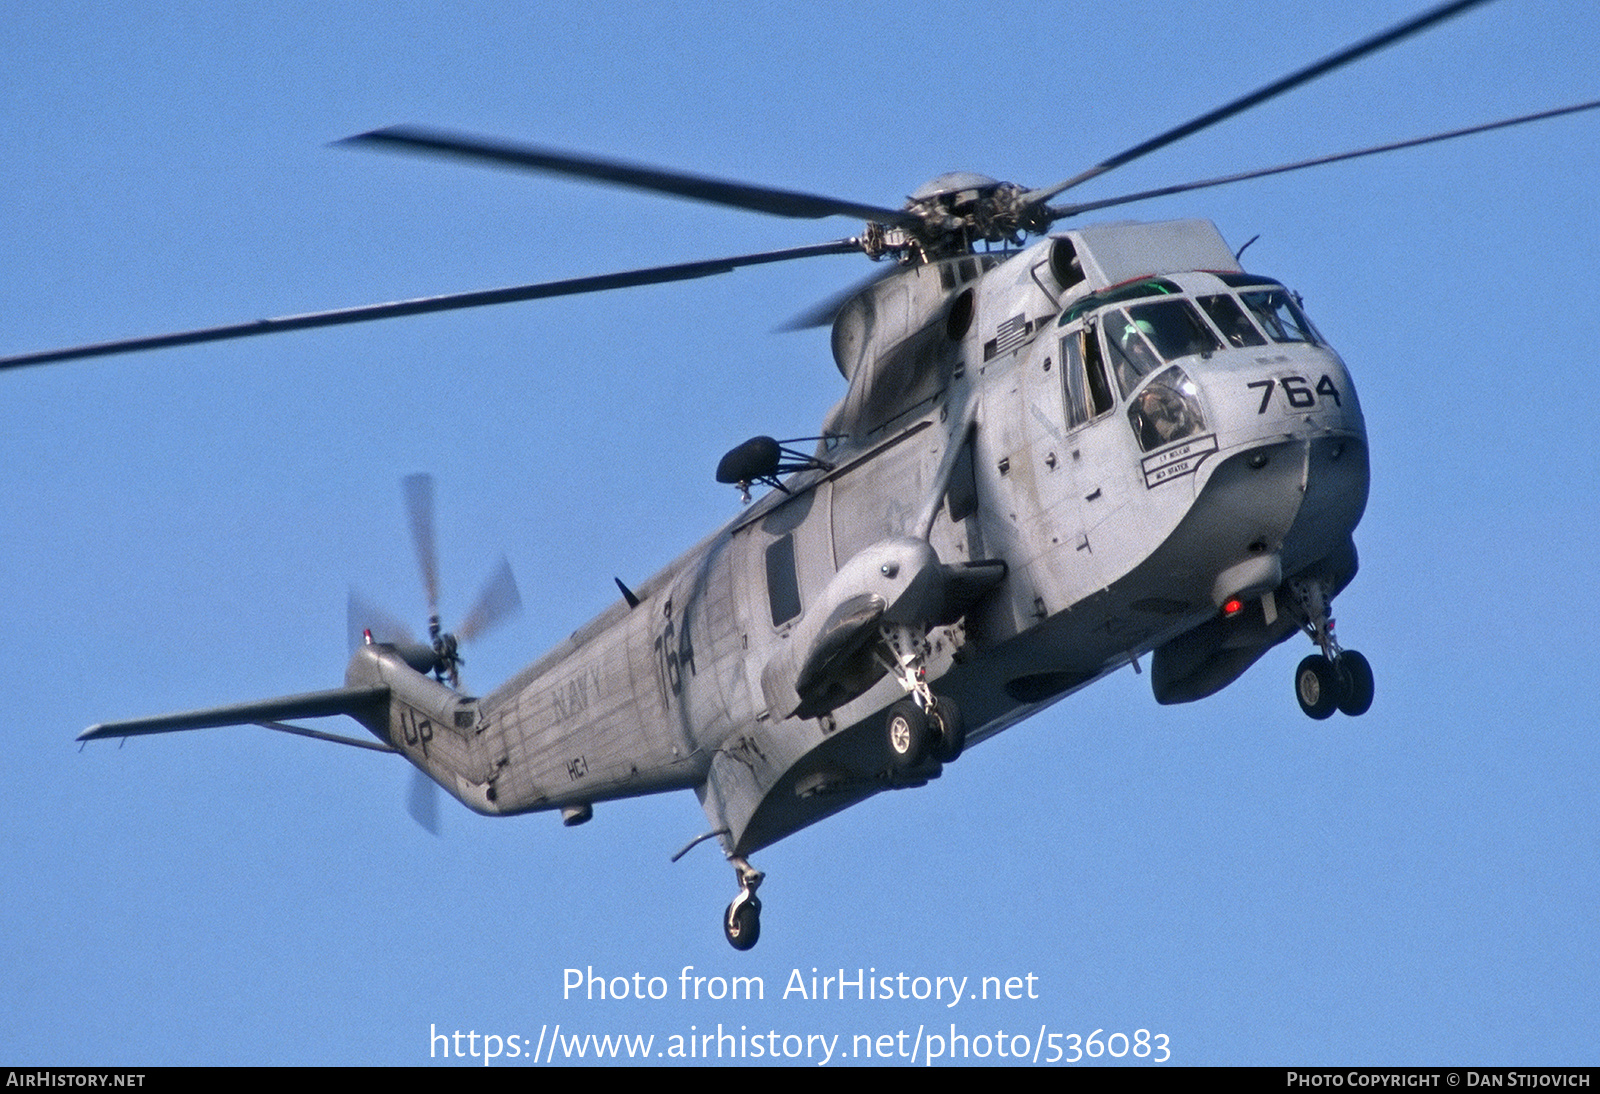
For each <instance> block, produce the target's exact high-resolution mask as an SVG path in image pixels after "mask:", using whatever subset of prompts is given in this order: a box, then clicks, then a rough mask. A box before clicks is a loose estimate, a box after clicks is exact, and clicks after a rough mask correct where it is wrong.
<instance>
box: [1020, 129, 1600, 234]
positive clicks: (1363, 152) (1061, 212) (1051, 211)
mask: <svg viewBox="0 0 1600 1094" xmlns="http://www.w3.org/2000/svg"><path fill="white" fill-rule="evenodd" d="M1596 108H1600V99H1594V100H1592V101H1590V102H1586V103H1578V104H1576V105H1574V106H1563V107H1558V108H1557V109H1555V110H1542V111H1540V112H1539V113H1537V114H1523V115H1522V116H1521V117H1517V118H1505V119H1503V120H1501V121H1497V122H1486V123H1485V124H1483V125H1473V126H1468V127H1467V128H1466V129H1452V130H1450V131H1448V132H1445V133H1434V134H1432V135H1430V136H1427V137H1413V138H1412V139H1411V140H1406V141H1394V142H1392V143H1390V144H1378V145H1373V146H1372V147H1371V148H1358V149H1356V150H1355V151H1353V152H1338V153H1336V154H1334V155H1331V156H1318V157H1317V158H1315V159H1309V160H1300V161H1298V162H1296V163H1283V164H1279V165H1278V166H1276V167H1262V168H1259V169H1257V170H1255V171H1242V172H1240V173H1239V174H1237V175H1223V176H1221V177H1219V178H1213V179H1201V180H1199V181H1197V182H1180V183H1178V184H1177V185H1175V186H1162V187H1159V188H1157V189H1155V190H1141V191H1139V192H1138V193H1136V194H1122V195H1120V196H1118V197H1114V198H1105V199H1103V200H1101V201H1085V202H1082V203H1080V204H1077V205H1052V206H1049V207H1047V208H1046V209H1045V213H1046V215H1048V216H1049V218H1050V220H1051V221H1052V222H1054V221H1057V220H1061V219H1062V218H1064V217H1072V216H1077V215H1078V214H1079V213H1087V212H1091V211H1093V210H1095V209H1107V208H1110V207H1111V206H1113V205H1127V204H1130V203H1131V202H1135V201H1146V200H1148V199H1150V198H1160V197H1167V196H1169V195H1171V194H1182V193H1187V192H1188V191H1190V190H1205V189H1208V188H1210V187H1212V186H1224V185H1226V184H1227V183H1230V182H1244V181H1245V180H1247V179H1259V178H1265V177H1266V176H1268V175H1282V174H1286V173H1287V172H1290V171H1300V170H1303V169H1305V168H1307V167H1321V166H1322V165H1323V164H1327V163H1338V162H1340V161H1341V160H1354V159H1360V158H1361V157H1362V156H1376V155H1377V154H1378V153H1380V152H1395V151H1398V150H1400V149H1402V148H1416V147H1417V146H1419V145H1424V144H1437V143H1438V142H1440V141H1448V140H1454V139H1455V138H1457V137H1469V136H1471V135H1472V134H1474V133H1487V132H1489V131H1490V130H1494V129H1509V128H1510V127H1512V126H1514V125H1523V124H1525V123H1527V122H1537V121H1543V120H1544V119H1546V118H1559V117H1561V116H1562V115H1564V114H1578V113H1581V112H1582V111H1585V110H1594V109H1596Z"/></svg>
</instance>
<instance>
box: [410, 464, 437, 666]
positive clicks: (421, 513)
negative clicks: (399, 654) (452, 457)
mask: <svg viewBox="0 0 1600 1094" xmlns="http://www.w3.org/2000/svg"><path fill="white" fill-rule="evenodd" d="M403 485H404V488H405V495H406V517H407V520H408V522H409V523H410V525H411V542H412V543H413V544H415V545H416V548H417V565H418V566H419V567H421V569H422V585H423V588H425V589H426V590H427V592H428V618H429V621H430V624H432V623H437V621H438V619H439V560H438V553H437V552H436V551H435V550H434V544H433V476H432V475H407V476H406V477H405V481H404V484H403ZM429 637H430V638H432V637H437V635H429Z"/></svg>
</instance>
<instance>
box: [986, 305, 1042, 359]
mask: <svg viewBox="0 0 1600 1094" xmlns="http://www.w3.org/2000/svg"><path fill="white" fill-rule="evenodd" d="M994 333H995V336H994V337H993V338H991V339H990V340H989V341H988V342H985V343H984V346H983V359H984V360H985V361H992V360H994V359H995V358H996V357H999V356H1000V355H1001V354H1002V353H1010V352H1011V351H1012V350H1014V349H1016V348H1017V347H1018V346H1020V345H1022V343H1024V342H1026V341H1027V340H1028V335H1030V334H1032V333H1033V324H1032V323H1030V322H1028V317H1027V315H1026V314H1023V313H1018V314H1016V315H1013V316H1012V317H1011V318H1010V319H1007V320H1006V321H1005V322H1004V323H1001V324H1000V326H999V327H997V328H996V329H995V332H994Z"/></svg>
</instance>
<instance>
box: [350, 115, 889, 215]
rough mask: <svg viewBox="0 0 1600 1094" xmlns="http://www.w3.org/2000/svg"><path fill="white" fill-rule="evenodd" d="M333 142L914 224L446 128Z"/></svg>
mask: <svg viewBox="0 0 1600 1094" xmlns="http://www.w3.org/2000/svg"><path fill="white" fill-rule="evenodd" d="M336 143H339V144H353V145H358V146H359V145H372V146H376V147H386V148H391V149H402V150H405V151H413V152H425V153H429V154H432V155H438V156H447V157H449V158H451V159H463V160H469V161H472V162H476V163H490V164H495V165H497V166H501V167H516V168H522V169H525V170H532V171H541V172H544V173H546V174H551V175H562V176H566V177H569V178H579V179H587V180H588V181H590V182H602V183H609V184H611V185H613V186H626V187H629V188H631V189H634V190H646V191H649V192H651V193H656V194H670V195H672V196H674V197H680V198H688V199H689V200H690V201H704V202H709V203H710V204H712V205H731V206H733V207H734V208H736V209H748V210H751V211H753V212H757V213H769V214H771V215H773V216H780V217H801V218H805V219H813V220H814V219H817V218H820V217H831V216H848V217H857V218H859V219H861V220H875V221H879V222H881V223H886V224H897V225H901V226H902V227H911V226H912V225H914V224H916V223H917V221H916V218H914V217H912V216H909V215H908V214H907V213H905V212H904V211H903V210H900V209H885V208H882V207H880V206H877V205H863V204H861V203H860V202H855V201H845V200H843V199H840V198H831V197H825V196H823V195H820V194H804V193H800V192H798V191H795V190H778V189H775V188H773V187H770V186H756V185H752V184H750V183H744V182H732V181H728V180H725V179H714V178H706V177H705V176H702V175H691V174H689V173H687V172H683V171H672V170H668V169H666V168H661V167H647V166H645V165H643V164H637V163H624V162H622V161H620V160H610V159H602V158H601V157H599V156H587V155H580V154H578V153H575V152H562V151H559V150H557V149H554V148H541V147H539V146H537V145H531V144H513V143H511V142H509V141H502V140H495V139H492V138H488V137H475V136H470V135H468V134H464V133H446V132H443V131H442V130H436V129H425V128H422V127H420V126H414V125H394V126H389V127H388V128H386V129H374V130H373V131H372V132H370V133H361V134H358V135H356V136H354V137H346V138H345V139H344V140H342V141H338V142H336Z"/></svg>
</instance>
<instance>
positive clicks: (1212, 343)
mask: <svg viewBox="0 0 1600 1094" xmlns="http://www.w3.org/2000/svg"><path fill="white" fill-rule="evenodd" d="M1102 314H1103V318H1102V320H1101V322H1102V324H1103V325H1104V328H1105V332H1106V342H1107V343H1108V344H1109V345H1110V347H1111V361H1112V367H1113V368H1114V370H1115V371H1116V374H1117V383H1118V384H1119V385H1120V386H1121V387H1122V394H1123V395H1125V396H1126V395H1130V394H1132V393H1133V389H1134V388H1136V387H1137V386H1138V385H1139V381H1140V380H1141V379H1143V378H1144V377H1145V376H1148V375H1149V374H1150V373H1151V372H1153V371H1155V370H1156V369H1158V368H1160V367H1161V365H1162V364H1163V363H1164V362H1167V361H1174V360H1177V359H1178V358H1180V357H1192V356H1195V355H1197V354H1200V355H1209V354H1211V353H1215V352H1216V351H1217V350H1219V349H1221V348H1222V344H1221V343H1220V342H1219V341H1217V336H1216V335H1215V334H1213V333H1212V332H1211V328H1210V327H1208V326H1207V325H1206V321H1205V320H1204V319H1202V318H1200V314H1199V313H1198V312H1196V311H1195V310H1194V306H1193V305H1192V304H1190V303H1188V302H1187V301H1185V300H1159V301H1155V302H1153V303H1149V304H1135V305H1132V306H1131V307H1127V308H1113V309H1110V310H1108V311H1106V312H1104V313H1102ZM1241 318H1242V317H1241Z"/></svg>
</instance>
